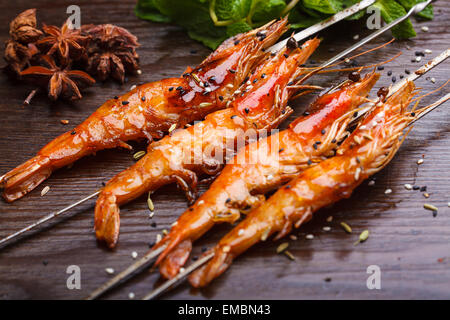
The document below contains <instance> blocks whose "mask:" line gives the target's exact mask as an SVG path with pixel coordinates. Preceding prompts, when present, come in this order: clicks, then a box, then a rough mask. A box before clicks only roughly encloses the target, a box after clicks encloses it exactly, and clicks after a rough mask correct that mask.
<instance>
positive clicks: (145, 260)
mask: <svg viewBox="0 0 450 320" xmlns="http://www.w3.org/2000/svg"><path fill="white" fill-rule="evenodd" d="M430 1H431V0H430ZM374 2H375V1H374V0H364V1H361V2H359V3H357V4H356V5H353V6H352V7H350V8H348V9H346V10H343V11H341V12H338V13H337V14H335V15H334V16H332V17H331V18H329V19H327V20H325V21H322V22H320V23H318V24H316V25H314V26H312V27H310V28H308V29H305V30H303V31H300V32H298V33H297V34H295V35H294V38H295V39H296V40H297V41H300V40H302V39H305V38H307V37H309V36H310V35H312V34H314V33H316V32H318V31H320V30H323V29H325V28H326V27H328V26H330V25H332V24H333V23H335V22H338V21H340V20H342V19H344V18H346V17H348V16H350V15H352V14H354V13H356V12H358V11H359V10H361V9H364V8H366V7H368V6H370V5H371V4H373V3H374ZM355 10H356V11H355ZM344 11H345V12H344ZM401 21H402V20H401ZM397 23H399V22H397ZM394 25H396V23H391V24H390V25H389V28H391V27H393V26H394ZM389 28H387V29H389ZM387 29H384V30H383V32H384V31H385V30H387ZM380 34H381V33H377V35H376V36H378V35H380ZM369 37H370V39H369V40H367V39H368V38H365V39H363V40H361V41H360V42H358V43H357V44H355V45H353V46H352V47H351V50H349V49H347V50H345V51H344V52H345V54H344V52H341V53H339V54H338V55H337V56H335V57H333V58H332V59H330V60H328V61H327V62H325V63H324V64H322V65H321V66H320V67H319V68H324V67H326V66H328V65H330V64H332V63H334V62H335V61H337V60H339V59H340V58H341V57H343V56H345V55H347V54H349V53H350V52H352V51H353V50H356V49H358V48H359V47H361V46H363V45H364V44H366V43H367V42H368V41H370V40H371V39H373V38H375V37H374V36H373V35H371V36H369ZM286 41H287V40H284V41H281V42H280V43H278V44H276V45H274V46H272V47H270V48H269V50H271V51H272V52H273V51H277V50H279V49H280V48H282V47H283V46H285V45H286ZM163 250H164V249H163V248H159V249H158V253H156V251H149V252H148V253H147V254H146V255H145V256H144V257H142V258H141V259H140V260H138V261H136V262H135V263H134V264H132V265H131V266H129V267H128V268H127V269H125V270H124V271H122V272H121V273H119V274H118V275H117V276H115V277H114V278H112V279H111V280H109V281H108V282H106V283H105V284H103V285H102V286H100V287H99V288H98V289H96V290H95V291H94V292H92V293H91V294H90V295H89V296H88V297H87V298H86V299H87V300H92V299H96V298H98V297H100V296H101V295H103V294H104V293H106V292H107V291H109V290H111V289H112V288H114V287H115V286H117V285H119V284H120V283H122V282H124V281H125V280H127V279H129V278H130V277H131V276H132V275H133V274H134V273H136V272H138V270H141V269H143V268H144V267H145V266H149V265H150V264H151V263H152V262H153V260H154V259H155V258H156V257H157V256H158V255H159V253H160V252H162V251H163ZM198 262H199V261H197V263H198Z"/></svg>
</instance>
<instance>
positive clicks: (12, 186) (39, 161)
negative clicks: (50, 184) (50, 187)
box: [0, 155, 52, 202]
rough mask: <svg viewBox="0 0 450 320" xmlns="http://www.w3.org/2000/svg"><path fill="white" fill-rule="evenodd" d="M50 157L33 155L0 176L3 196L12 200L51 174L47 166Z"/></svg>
mask: <svg viewBox="0 0 450 320" xmlns="http://www.w3.org/2000/svg"><path fill="white" fill-rule="evenodd" d="M49 163H50V159H49V158H48V157H46V156H41V155H38V156H35V157H33V158H31V159H30V160H28V161H26V162H25V163H23V164H21V165H20V166H18V167H17V168H15V169H13V170H12V171H10V172H8V173H7V174H5V175H3V176H2V177H1V178H0V187H2V188H4V191H3V198H5V200H6V201H7V202H12V201H14V200H16V199H18V198H21V197H23V196H24V195H25V194H26V193H28V192H29V191H30V190H33V189H34V188H35V187H36V186H37V185H39V184H40V183H41V182H42V181H44V180H45V179H47V178H48V177H49V176H50V175H51V174H52V169H51V168H50V167H49V166H48V164H49Z"/></svg>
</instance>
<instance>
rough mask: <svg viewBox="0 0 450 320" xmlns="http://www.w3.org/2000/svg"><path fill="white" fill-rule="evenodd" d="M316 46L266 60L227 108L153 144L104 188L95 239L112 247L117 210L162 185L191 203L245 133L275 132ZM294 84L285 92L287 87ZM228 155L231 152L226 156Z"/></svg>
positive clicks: (315, 42)
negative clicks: (202, 179) (173, 186)
mask: <svg viewBox="0 0 450 320" xmlns="http://www.w3.org/2000/svg"><path fill="white" fill-rule="evenodd" d="M318 45H319V40H317V39H313V40H310V41H307V42H306V43H305V44H304V45H303V46H302V47H301V49H300V48H296V49H293V50H291V49H287V48H284V49H283V50H280V52H278V53H277V54H276V55H274V56H272V55H269V56H268V58H267V60H266V61H264V62H263V63H262V65H261V66H259V67H258V68H257V71H256V72H255V73H253V74H251V76H250V77H249V79H248V81H246V82H245V84H244V85H243V86H242V87H241V89H240V90H238V91H237V92H236V93H235V94H236V97H235V99H234V100H233V101H232V102H231V103H230V107H229V108H227V109H225V110H220V111H216V112H214V113H212V114H209V115H208V116H207V117H206V119H205V120H204V121H202V122H199V123H196V124H195V125H193V126H190V127H188V128H187V129H180V130H177V131H176V132H174V133H173V135H171V136H166V137H165V138H163V139H162V140H160V141H158V142H155V143H153V144H151V145H150V146H149V148H148V153H147V154H146V155H145V156H144V157H143V158H142V159H140V160H139V161H138V162H137V163H135V164H134V165H133V166H132V167H130V168H129V169H127V170H125V171H123V172H121V173H120V174H118V175H117V176H116V177H114V178H113V179H111V180H110V181H109V182H108V184H107V185H106V186H105V187H104V188H103V190H102V192H101V193H100V196H99V198H98V201H97V205H96V208H95V231H96V236H97V239H99V240H103V241H105V242H106V243H107V245H108V246H109V247H111V248H112V247H114V246H115V245H116V243H117V239H118V235H119V224H120V222H119V205H121V204H123V203H125V202H127V201H130V200H132V199H135V198H136V197H138V196H140V195H142V194H143V193H145V192H153V191H155V190H156V189H158V188H159V187H161V186H162V185H165V184H168V183H172V182H177V183H178V185H179V186H180V187H181V188H182V189H184V190H185V191H186V193H187V195H188V198H189V199H191V200H192V199H193V198H194V194H195V187H196V184H197V176H198V175H200V174H206V175H212V174H215V173H217V172H218V170H220V169H221V167H222V163H224V162H225V158H224V156H225V155H226V154H227V153H228V154H230V153H232V155H234V154H235V148H236V147H237V146H239V141H242V140H243V138H245V137H246V136H248V134H249V131H250V130H251V131H252V132H255V134H256V136H257V134H258V132H259V131H260V130H267V129H271V128H274V127H277V126H278V124H279V123H280V122H281V121H282V120H284V119H285V118H286V117H287V116H288V115H289V114H290V113H291V111H292V110H291V109H290V108H287V107H286V105H287V101H288V99H289V97H291V96H292V95H293V94H295V93H296V91H297V89H298V85H297V82H296V80H295V79H297V78H298V77H299V75H300V73H301V72H302V68H300V65H301V64H303V63H305V62H306V60H307V58H308V57H309V56H310V55H311V54H312V53H313V52H314V50H315V49H316V48H317V46H318ZM289 83H292V84H296V86H295V89H293V90H292V89H289V86H288V84H289ZM230 150H231V152H230Z"/></svg>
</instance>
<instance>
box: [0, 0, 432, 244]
mask: <svg viewBox="0 0 450 320" xmlns="http://www.w3.org/2000/svg"><path fill="white" fill-rule="evenodd" d="M429 1H430V0H429ZM373 3H375V0H363V1H361V2H358V3H357V4H355V5H353V6H351V7H349V8H347V9H345V10H342V11H340V12H338V13H336V14H335V15H333V16H331V17H330V18H328V19H327V20H325V21H322V22H319V23H317V24H315V25H313V26H311V27H309V28H307V29H304V30H302V31H300V32H297V33H296V34H295V35H294V38H295V40H296V41H300V40H304V39H306V38H308V37H309V36H311V35H313V34H315V33H317V32H319V31H320V30H323V29H325V28H327V27H329V26H331V25H333V24H334V23H336V22H338V21H341V20H343V19H345V18H347V17H349V16H351V15H353V14H355V13H357V12H358V11H360V10H363V9H365V8H367V7H369V6H370V5H372V4H373ZM421 4H422V3H421ZM416 6H417V5H416ZM413 8H414V7H413ZM400 19H402V18H400ZM404 19H406V17H405V18H404ZM404 19H403V20H404ZM394 22H395V21H394ZM399 22H400V21H399ZM270 23H272V22H270ZM397 23H398V22H397ZM390 25H392V26H393V25H394V24H393V23H391V24H390ZM385 28H386V27H384V28H383V29H385ZM380 30H381V29H380ZM386 30H387V29H386ZM378 33H379V31H378ZM379 34H381V33H379ZM287 41H288V39H285V40H283V41H281V42H279V43H277V44H275V45H273V46H272V47H270V48H269V49H268V50H267V51H268V52H277V51H279V50H280V49H282V48H284V47H285V46H286V43H287ZM358 47H359V46H353V49H352V50H348V49H347V50H346V51H347V53H350V52H352V51H353V50H355V49H356V48H358ZM339 59H340V57H339V58H337V59H336V61H337V60H339ZM305 80H306V79H305ZM98 194H99V191H96V192H95V193H93V194H91V195H89V196H87V197H85V198H83V199H81V200H79V201H77V202H75V203H73V204H71V205H69V206H67V207H65V208H63V209H61V210H59V211H57V212H54V213H50V214H48V215H46V216H44V217H43V218H42V219H40V220H38V221H36V222H35V223H33V224H30V225H29V226H27V227H25V228H23V229H21V230H19V231H17V232H15V233H13V234H11V235H9V236H7V237H5V238H3V239H0V249H2V248H4V247H6V246H8V245H9V244H11V243H13V242H15V241H17V240H19V238H21V237H22V236H23V235H24V234H25V233H27V232H28V231H30V230H32V229H35V228H37V227H38V226H40V225H42V224H44V223H46V222H47V221H49V220H51V219H53V218H56V217H58V216H60V215H62V214H63V213H65V212H66V211H68V210H70V209H72V208H74V207H76V206H77V205H79V204H82V203H84V202H86V201H88V200H89V199H92V198H93V197H95V196H97V195H98Z"/></svg>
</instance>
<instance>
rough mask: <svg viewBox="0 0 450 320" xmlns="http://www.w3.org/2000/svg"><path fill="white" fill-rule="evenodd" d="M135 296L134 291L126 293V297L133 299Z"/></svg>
mask: <svg viewBox="0 0 450 320" xmlns="http://www.w3.org/2000/svg"><path fill="white" fill-rule="evenodd" d="M135 296H136V295H135V294H134V292H130V293H129V294H128V299H134V297H135Z"/></svg>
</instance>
